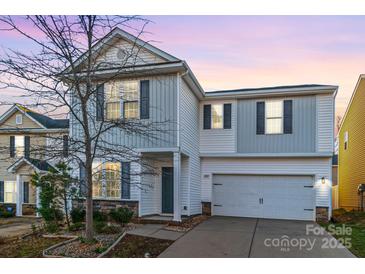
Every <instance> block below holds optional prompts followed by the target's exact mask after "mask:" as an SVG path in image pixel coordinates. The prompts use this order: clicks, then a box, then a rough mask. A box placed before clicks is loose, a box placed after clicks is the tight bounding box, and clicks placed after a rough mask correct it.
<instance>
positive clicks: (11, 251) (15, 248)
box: [0, 235, 65, 258]
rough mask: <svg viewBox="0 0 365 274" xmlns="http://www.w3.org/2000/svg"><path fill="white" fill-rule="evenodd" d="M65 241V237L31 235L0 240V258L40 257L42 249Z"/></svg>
mask: <svg viewBox="0 0 365 274" xmlns="http://www.w3.org/2000/svg"><path fill="white" fill-rule="evenodd" d="M63 241H65V238H43V237H42V236H41V235H32V236H29V237H26V238H25V239H20V240H15V241H11V242H6V243H2V242H0V258H42V257H43V250H44V249H46V248H48V247H50V246H52V245H55V244H57V243H60V242H63Z"/></svg>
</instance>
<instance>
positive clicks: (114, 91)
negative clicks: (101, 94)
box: [105, 81, 139, 120]
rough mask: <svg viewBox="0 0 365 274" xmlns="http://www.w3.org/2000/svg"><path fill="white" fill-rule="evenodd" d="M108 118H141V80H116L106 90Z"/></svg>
mask: <svg viewBox="0 0 365 274" xmlns="http://www.w3.org/2000/svg"><path fill="white" fill-rule="evenodd" d="M105 99H106V100H105V104H106V119H107V120H117V119H120V118H125V119H138V118H139V82H138V81H114V82H112V83H110V84H109V85H108V86H107V90H106V98H105Z"/></svg>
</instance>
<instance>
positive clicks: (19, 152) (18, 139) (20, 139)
mask: <svg viewBox="0 0 365 274" xmlns="http://www.w3.org/2000/svg"><path fill="white" fill-rule="evenodd" d="M14 144H15V146H14V147H15V156H16V157H23V156H24V151H25V150H24V148H25V138H24V136H21V135H17V136H15V143H14Z"/></svg>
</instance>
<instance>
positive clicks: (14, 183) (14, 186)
mask: <svg viewBox="0 0 365 274" xmlns="http://www.w3.org/2000/svg"><path fill="white" fill-rule="evenodd" d="M7 183H12V184H13V192H11V193H12V194H13V201H11V202H8V201H7V200H6V193H9V192H7V191H6V184H7ZM16 193H17V191H16V181H4V204H7V203H9V204H15V203H16Z"/></svg>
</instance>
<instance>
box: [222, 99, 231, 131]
mask: <svg viewBox="0 0 365 274" xmlns="http://www.w3.org/2000/svg"><path fill="white" fill-rule="evenodd" d="M231 117H232V104H224V105H223V128H225V129H227V128H231V126H232V125H231V124H232V122H231V121H232V118H231Z"/></svg>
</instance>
